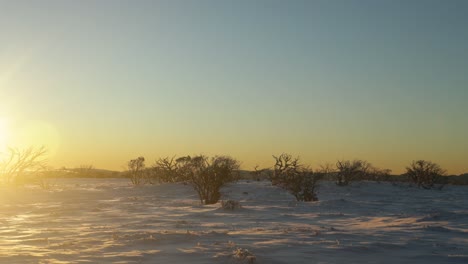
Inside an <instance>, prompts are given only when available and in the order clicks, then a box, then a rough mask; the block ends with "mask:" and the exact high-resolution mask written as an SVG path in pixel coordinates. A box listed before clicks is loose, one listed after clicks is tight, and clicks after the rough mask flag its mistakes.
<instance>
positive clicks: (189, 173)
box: [179, 155, 239, 204]
mask: <svg viewBox="0 0 468 264" xmlns="http://www.w3.org/2000/svg"><path fill="white" fill-rule="evenodd" d="M182 161H183V165H182V166H181V167H180V170H179V171H180V172H181V174H182V177H183V178H184V179H187V181H188V182H189V183H190V184H191V185H192V186H193V188H194V189H195V191H196V192H197V193H198V196H199V198H200V201H201V203H202V204H214V203H216V202H218V201H219V199H220V198H221V192H220V190H221V188H222V187H223V186H224V185H226V184H227V183H230V182H233V181H235V180H237V179H239V177H238V171H239V162H238V161H237V160H235V159H233V158H231V157H228V156H215V157H213V158H211V159H210V158H208V157H206V156H203V155H199V156H195V157H190V156H187V157H184V159H182V160H181V162H182Z"/></svg>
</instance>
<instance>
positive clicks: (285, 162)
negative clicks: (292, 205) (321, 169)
mask: <svg viewBox="0 0 468 264" xmlns="http://www.w3.org/2000/svg"><path fill="white" fill-rule="evenodd" d="M273 158H274V159H275V165H274V173H273V176H272V178H271V182H272V184H273V185H277V186H279V187H281V188H283V189H285V190H287V191H288V192H289V193H291V194H292V195H294V197H295V198H296V200H297V201H306V202H310V201H318V197H317V192H316V191H317V188H318V181H319V180H321V179H322V177H323V174H322V173H315V172H313V171H312V169H310V168H308V167H305V166H303V165H302V164H300V163H299V158H293V157H292V156H291V155H289V154H286V153H283V154H281V155H279V156H273Z"/></svg>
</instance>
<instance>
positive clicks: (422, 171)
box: [406, 160, 447, 189]
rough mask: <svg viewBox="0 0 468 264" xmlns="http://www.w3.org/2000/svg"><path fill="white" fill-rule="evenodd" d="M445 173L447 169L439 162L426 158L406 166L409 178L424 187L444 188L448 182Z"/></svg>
mask: <svg viewBox="0 0 468 264" xmlns="http://www.w3.org/2000/svg"><path fill="white" fill-rule="evenodd" d="M445 173H446V172H445V170H443V169H442V168H441V167H440V166H439V165H438V164H436V163H433V162H430V161H425V160H418V161H413V162H412V163H411V164H410V165H409V166H408V167H406V175H407V176H408V177H409V179H410V180H411V181H412V182H413V183H414V184H416V186H418V187H420V188H423V189H432V188H439V189H442V187H443V186H444V185H445V184H446V183H447V178H446V177H445Z"/></svg>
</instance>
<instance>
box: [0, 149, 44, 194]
mask: <svg viewBox="0 0 468 264" xmlns="http://www.w3.org/2000/svg"><path fill="white" fill-rule="evenodd" d="M46 155H47V149H46V148H45V147H40V148H34V147H29V148H27V149H24V150H21V149H17V148H9V149H8V152H7V153H6V155H5V157H4V159H3V160H1V161H0V178H1V180H3V182H4V183H6V184H12V183H13V184H17V185H22V184H25V183H27V182H30V181H31V179H30V177H31V176H32V177H35V176H37V175H39V173H41V172H42V171H44V170H45V169H46V166H47V159H46Z"/></svg>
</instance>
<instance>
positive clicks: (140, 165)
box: [128, 157, 145, 185]
mask: <svg viewBox="0 0 468 264" xmlns="http://www.w3.org/2000/svg"><path fill="white" fill-rule="evenodd" d="M128 176H129V178H130V180H131V181H132V184H133V185H140V184H143V183H145V158H144V157H138V158H136V159H132V160H130V161H129V162H128Z"/></svg>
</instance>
